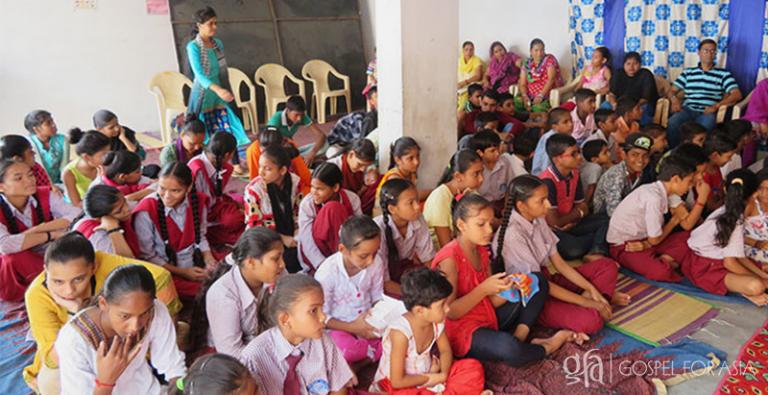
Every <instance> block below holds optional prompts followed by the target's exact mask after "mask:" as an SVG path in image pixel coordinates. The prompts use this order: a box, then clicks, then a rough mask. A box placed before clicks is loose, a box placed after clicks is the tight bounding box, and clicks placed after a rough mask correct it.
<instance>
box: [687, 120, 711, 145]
mask: <svg viewBox="0 0 768 395" xmlns="http://www.w3.org/2000/svg"><path fill="white" fill-rule="evenodd" d="M708 134H709V132H707V129H706V128H705V127H704V126H701V124H700V123H698V122H694V121H689V122H686V123H684V124H682V125H681V126H680V139H681V140H682V143H692V144H696V145H698V146H699V147H704V140H706V139H707V135H708Z"/></svg>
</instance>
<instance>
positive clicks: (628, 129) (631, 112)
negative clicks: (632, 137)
mask: <svg viewBox="0 0 768 395" xmlns="http://www.w3.org/2000/svg"><path fill="white" fill-rule="evenodd" d="M616 116H617V117H618V118H616V133H614V134H613V136H614V138H615V139H616V142H617V143H619V144H623V143H624V140H625V139H626V138H627V136H629V134H630V133H636V132H639V131H640V118H641V117H642V116H643V109H642V108H641V107H640V102H639V101H637V99H635V98H633V97H629V96H622V97H620V98H619V99H618V100H617V101H616Z"/></svg>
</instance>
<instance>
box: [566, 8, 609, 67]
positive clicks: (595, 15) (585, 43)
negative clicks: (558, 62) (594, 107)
mask: <svg viewBox="0 0 768 395" xmlns="http://www.w3.org/2000/svg"><path fill="white" fill-rule="evenodd" d="M568 4H569V5H568V17H569V18H568V33H569V34H570V36H571V56H572V57H573V69H572V76H573V77H575V76H576V74H578V73H579V72H581V70H583V69H584V66H585V65H587V64H589V61H590V60H591V59H592V53H593V52H594V51H595V48H597V47H599V46H602V45H604V44H603V14H604V12H605V5H604V4H603V0H568Z"/></svg>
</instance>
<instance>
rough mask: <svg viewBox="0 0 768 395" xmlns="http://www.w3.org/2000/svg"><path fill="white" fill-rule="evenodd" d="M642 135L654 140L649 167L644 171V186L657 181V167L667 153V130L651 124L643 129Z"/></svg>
mask: <svg viewBox="0 0 768 395" xmlns="http://www.w3.org/2000/svg"><path fill="white" fill-rule="evenodd" d="M642 133H643V134H645V135H647V136H648V137H650V138H651V139H653V145H651V151H650V157H649V160H648V166H646V167H645V169H644V170H643V176H642V178H643V181H642V183H643V184H647V183H649V182H654V181H656V167H657V165H658V164H659V160H660V159H661V157H662V156H663V155H664V152H666V151H667V128H665V127H664V126H661V125H659V124H657V123H649V124H647V125H645V126H643V127H642Z"/></svg>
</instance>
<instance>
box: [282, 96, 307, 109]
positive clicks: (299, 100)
mask: <svg viewBox="0 0 768 395" xmlns="http://www.w3.org/2000/svg"><path fill="white" fill-rule="evenodd" d="M285 109H286V110H287V111H297V112H307V104H306V103H305V102H304V98H303V97H301V96H299V95H293V96H291V97H289V98H288V100H287V101H286V102H285Z"/></svg>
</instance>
